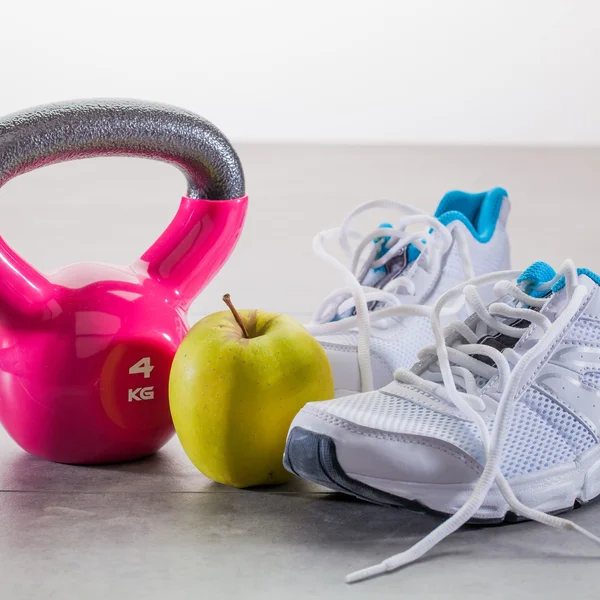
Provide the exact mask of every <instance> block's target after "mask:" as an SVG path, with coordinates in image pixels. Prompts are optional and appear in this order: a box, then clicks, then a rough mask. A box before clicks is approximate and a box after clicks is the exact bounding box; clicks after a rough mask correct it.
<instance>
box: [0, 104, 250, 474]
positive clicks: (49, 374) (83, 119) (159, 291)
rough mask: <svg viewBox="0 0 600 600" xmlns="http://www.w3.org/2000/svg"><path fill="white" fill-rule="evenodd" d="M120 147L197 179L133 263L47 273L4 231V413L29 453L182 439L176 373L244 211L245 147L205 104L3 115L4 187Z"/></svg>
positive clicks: (111, 451) (108, 457)
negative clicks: (192, 311)
mask: <svg viewBox="0 0 600 600" xmlns="http://www.w3.org/2000/svg"><path fill="white" fill-rule="evenodd" d="M115 155H118V156H121V155H123V156H137V157H145V158H151V159H157V160H161V161H166V162H168V163H171V164H173V165H175V166H176V167H177V168H179V169H180V170H181V171H183V173H184V174H185V176H186V178H187V185H188V189H187V195H186V196H184V197H183V198H182V200H181V204H180V206H179V209H178V211H177V213H176V214H175V217H174V218H173V220H172V222H171V223H170V224H169V225H168V227H167V228H166V229H165V231H164V233H163V234H162V235H161V236H160V237H159V238H158V240H157V241H156V242H155V243H154V244H153V245H152V246H151V247H150V248H148V250H146V251H145V252H144V253H143V254H142V256H141V258H139V259H138V260H136V261H134V262H133V263H132V264H131V265H130V266H117V265H110V264H100V263H78V264H73V265H70V266H67V267H64V268H61V269H59V270H58V271H56V272H54V273H51V274H48V275H42V274H41V273H39V272H38V271H37V270H36V269H35V268H34V267H33V266H31V265H30V264H29V263H27V262H26V261H25V260H24V259H23V258H22V257H21V256H19V255H18V254H17V253H16V252H15V251H14V250H13V249H12V248H11V247H10V246H9V245H8V244H6V242H5V241H4V240H3V239H2V238H0V421H1V422H2V424H3V426H4V427H5V428H6V430H7V432H8V433H9V435H10V436H11V437H12V438H13V439H14V440H15V441H16V442H17V444H19V445H20V446H21V447H22V448H23V449H25V450H26V451H28V452H30V453H32V454H34V455H36V456H39V457H42V458H45V459H48V460H52V461H56V462H61V463H71V464H97V463H111V462H120V461H126V460H131V459H135V458H140V457H143V456H147V455H149V454H152V453H154V452H156V451H157V450H158V449H159V448H160V447H161V446H163V445H164V444H165V443H166V442H167V441H168V440H169V438H170V437H171V436H172V435H173V433H174V428H173V424H172V420H171V415H170V412H169V401H168V395H167V394H168V381H169V371H170V368H171V362H172V360H173V356H174V354H175V351H176V350H177V347H178V346H179V344H180V342H181V340H182V339H183V336H184V335H185V333H186V332H187V329H188V324H187V320H186V312H187V309H188V308H189V306H190V304H191V303H192V301H193V300H194V298H195V297H196V296H197V295H198V294H199V293H200V291H201V290H202V289H203V288H204V286H205V285H206V284H207V283H208V282H209V281H210V280H211V279H212V277H213V276H214V275H215V274H216V273H217V271H218V270H219V269H220V268H221V266H222V265H223V263H225V261H226V260H227V258H228V257H229V255H230V253H231V251H232V250H233V248H234V246H235V244H236V242H237V239H238V237H239V235H240V232H241V230H242V226H243V223H244V217H245V214H246V207H247V200H248V199H247V197H246V196H245V191H244V175H243V171H242V167H241V164H240V161H239V158H238V156H237V154H236V153H235V151H234V149H233V148H232V146H231V144H230V143H229V141H228V140H227V138H226V137H225V136H224V135H223V134H222V133H221V131H219V130H218V129H217V128H216V127H215V126H214V125H212V124H211V123H210V122H208V121H207V120H205V119H203V118H201V117H199V116H198V115H196V114H194V113H191V112H188V111H185V110H182V109H179V108H175V107H172V106H166V105H161V104H154V103H146V102H139V101H133V100H88V101H82V102H71V103H68V102H67V103H57V104H50V105H46V106H41V107H36V108H33V109H30V110H26V111H23V112H19V113H16V114H12V115H9V116H8V117H6V118H4V119H2V120H0V187H1V186H2V185H4V184H5V183H6V182H7V181H9V180H10V179H12V178H14V177H16V176H17V175H20V174H21V173H25V172H27V171H31V170H33V169H37V168H38V167H42V166H44V165H50V164H54V163H59V162H63V161H68V160H73V159H80V158H87V157H97V156H115ZM106 243H107V244H109V243H110V239H108V238H107V240H106Z"/></svg>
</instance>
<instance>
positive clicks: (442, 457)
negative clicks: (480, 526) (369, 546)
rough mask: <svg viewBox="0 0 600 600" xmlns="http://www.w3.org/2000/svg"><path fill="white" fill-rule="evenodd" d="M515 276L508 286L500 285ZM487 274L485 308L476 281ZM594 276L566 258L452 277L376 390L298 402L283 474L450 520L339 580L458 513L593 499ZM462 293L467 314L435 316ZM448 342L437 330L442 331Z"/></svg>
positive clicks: (542, 517)
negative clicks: (409, 364)
mask: <svg viewBox="0 0 600 600" xmlns="http://www.w3.org/2000/svg"><path fill="white" fill-rule="evenodd" d="M517 276H519V278H518V280H517V284H515V283H512V282H510V281H508V280H507V279H508V278H510V279H512V278H514V277H517ZM493 282H497V283H496V285H495V288H494V289H495V291H496V295H497V297H498V298H500V299H501V300H500V301H496V302H494V303H492V304H490V305H489V306H486V305H485V303H484V302H483V301H482V298H481V296H480V294H479V293H478V289H477V288H476V287H475V286H476V285H478V286H480V285H482V284H490V283H493ZM599 284H600V277H599V276H598V275H595V274H594V273H592V272H590V271H588V270H586V269H580V270H576V269H575V268H574V266H573V264H572V262H571V261H567V262H566V263H565V265H564V266H563V268H562V269H561V271H560V272H559V274H558V275H556V276H555V275H554V271H553V270H552V269H551V268H550V267H548V265H545V264H544V263H536V264H534V265H532V266H531V267H529V268H528V269H527V270H526V271H524V272H523V273H519V272H516V271H512V272H511V271H509V272H504V273H496V274H491V275H487V276H483V277H480V278H477V279H474V280H472V281H471V282H467V283H463V284H461V285H459V286H457V287H456V288H454V289H453V290H451V291H449V292H448V293H446V294H444V296H443V297H442V298H440V300H439V301H438V302H437V303H436V306H435V308H434V311H433V315H432V319H431V323H432V327H433V329H434V334H435V340H436V346H431V347H428V348H424V349H423V350H422V351H421V352H420V353H419V357H420V359H421V360H420V362H418V363H417V364H415V365H414V366H413V368H412V369H411V370H410V371H408V370H405V369H400V370H398V371H397V372H396V380H397V381H394V382H392V383H391V384H390V385H388V386H387V387H385V388H383V389H382V390H380V391H377V392H370V393H367V394H358V395H355V396H349V397H345V398H339V399H336V400H331V401H327V402H315V403H309V404H307V405H306V407H305V408H304V409H302V411H300V413H299V414H298V415H297V417H296V418H295V419H294V421H293V423H292V426H291V429H290V433H289V436H288V442H287V447H286V453H285V465H286V467H287V469H288V470H290V471H292V472H293V473H296V474H298V475H300V476H302V477H304V478H306V479H310V480H313V481H316V482H318V483H321V484H323V485H325V486H327V487H330V488H332V489H335V490H339V491H343V492H346V493H349V494H353V495H355V496H358V497H359V498H363V499H365V500H370V501H372V502H377V503H380V504H388V505H394V506H401V507H408V508H412V509H417V510H426V511H433V512H435V513H442V514H444V515H453V516H451V517H450V518H449V519H448V520H447V521H445V522H444V523H443V524H442V525H440V526H439V527H438V528H437V529H435V530H434V531H433V532H432V533H431V534H429V535H428V536H427V537H425V538H424V539H423V540H421V541H420V542H419V543H418V544H416V545H415V546H413V547H412V548H410V549H409V550H407V551H405V552H402V553H401V554H398V555H397V556H395V557H392V558H391V559H388V560H386V561H384V562H383V563H381V564H380V565H377V566H375V567H371V568H369V569H365V570H363V571H360V572H358V573H355V574H353V575H350V576H348V581H358V580H360V579H364V578H366V577H369V576H372V575H376V574H379V573H383V572H385V571H390V570H393V569H396V568H398V567H401V566H403V565H406V564H408V563H410V562H412V561H414V560H417V559H418V558H419V557H421V556H422V555H423V554H424V553H425V552H427V551H428V550H429V549H431V548H432V547H433V546H434V545H435V544H437V543H438V542H439V541H441V540H442V539H443V538H445V537H446V536H447V535H449V534H450V533H452V532H453V531H456V530H457V529H458V528H459V527H460V526H461V525H463V524H464V523H466V522H467V521H469V520H470V521H478V522H486V523H497V522H501V521H510V520H516V519H519V518H527V519H534V520H536V521H539V522H541V523H545V524H548V525H551V526H553V527H559V528H562V529H570V530H577V531H580V532H581V533H584V534H585V535H586V536H588V537H590V538H591V539H593V540H594V541H596V542H598V543H600V540H599V539H598V538H596V537H595V536H593V535H592V534H590V533H588V532H587V531H585V530H582V529H581V528H580V527H579V526H577V525H576V524H574V523H572V522H571V521H567V520H564V519H561V518H558V517H555V516H551V515H549V514H546V513H560V512H564V511H568V510H570V509H572V508H576V507H578V506H580V505H582V504H584V503H586V502H589V501H590V500H592V499H593V498H595V497H597V496H598V495H600V441H599V436H600V288H599ZM461 295H464V297H466V300H467V302H468V304H469V306H471V307H472V309H473V311H474V312H473V314H472V315H471V316H470V317H469V318H468V319H467V320H466V321H465V322H455V323H452V324H451V325H450V326H449V327H448V328H447V329H446V330H445V331H443V330H442V327H441V323H440V313H441V310H442V308H443V306H444V305H445V304H446V303H447V302H449V301H454V300H456V298H457V297H459V296H461ZM444 336H445V337H444Z"/></svg>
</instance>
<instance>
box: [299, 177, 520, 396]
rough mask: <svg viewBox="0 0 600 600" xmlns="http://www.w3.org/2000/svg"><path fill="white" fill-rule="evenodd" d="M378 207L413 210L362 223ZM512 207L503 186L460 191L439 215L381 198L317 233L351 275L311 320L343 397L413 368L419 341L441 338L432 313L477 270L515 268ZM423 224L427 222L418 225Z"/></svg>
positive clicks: (318, 242)
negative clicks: (357, 223) (364, 228)
mask: <svg viewBox="0 0 600 600" xmlns="http://www.w3.org/2000/svg"><path fill="white" fill-rule="evenodd" d="M377 208H384V209H388V210H390V212H391V211H400V212H401V213H404V215H405V216H404V217H403V218H401V219H400V220H399V221H397V222H396V223H395V225H394V226H392V225H390V224H389V223H384V224H383V225H381V226H380V227H379V228H378V229H375V230H374V231H371V232H370V233H369V234H367V235H365V236H360V235H359V234H357V233H356V232H355V231H352V229H351V225H352V223H353V221H354V220H355V218H356V217H358V215H360V214H362V213H365V212H366V211H371V210H372V209H377ZM509 210H510V205H509V201H508V198H507V195H506V192H505V191H504V190H503V189H500V188H496V189H493V190H491V191H489V192H484V193H481V194H467V193H465V192H450V193H448V194H446V195H445V196H444V197H443V198H442V201H441V202H440V204H439V206H438V209H437V210H436V212H435V216H434V217H432V216H431V215H427V214H424V213H422V212H421V211H419V210H417V209H415V208H412V207H410V206H407V205H404V204H400V203H398V202H392V201H375V202H369V203H366V204H364V205H362V206H360V207H358V208H357V209H356V210H354V211H353V212H352V213H350V214H349V215H348V217H346V219H345V220H344V222H343V224H342V226H341V227H340V228H339V229H332V230H328V231H324V232H321V233H320V234H319V235H318V236H317V237H316V238H315V242H314V249H315V252H316V253H317V254H318V255H319V256H320V257H322V258H324V259H325V260H326V261H328V262H329V263H330V264H332V265H333V266H334V267H336V268H337V269H338V270H339V271H341V272H342V274H343V275H344V276H345V278H346V283H347V287H346V288H344V289H340V290H336V291H334V292H333V293H332V294H330V295H329V296H328V297H327V298H326V299H325V300H324V301H323V303H322V305H321V306H320V308H319V309H318V310H317V312H316V315H315V317H314V319H313V322H312V323H310V324H309V325H308V330H309V331H310V332H311V333H312V334H313V335H315V336H316V337H317V339H318V340H319V342H320V343H321V345H322V346H323V348H324V349H325V351H326V352H327V355H328V356H329V360H330V362H331V366H332V369H333V374H334V380H335V391H336V392H335V395H336V397H337V396H343V395H348V394H354V393H357V392H360V391H363V392H364V391H369V390H372V389H377V388H380V387H383V386H384V385H387V384H388V383H390V381H392V380H393V378H394V371H395V370H396V369H397V368H398V367H410V366H411V365H412V364H413V363H414V362H415V360H416V355H417V352H418V351H419V349H420V348H422V347H423V346H425V345H427V344H430V343H432V342H433V336H432V334H431V328H430V326H429V315H430V313H431V305H432V304H433V303H434V302H435V301H436V300H437V299H438V297H439V296H440V295H441V294H442V293H443V292H445V291H446V290H448V289H449V288H451V287H452V286H454V285H456V284H458V283H460V282H461V281H465V280H466V279H470V278H471V277H473V276H476V275H482V274H484V273H489V272H491V271H499V270H505V269H508V268H510V251H509V244H508V236H507V233H506V220H507V217H508V213H509ZM418 225H422V228H421V230H420V231H419V230H417V231H414V228H415V226H418ZM357 236H358V237H359V240H360V241H358V243H357V242H356V238H357ZM331 237H335V238H337V240H338V241H339V243H340V245H341V247H342V249H343V251H344V252H345V253H346V255H347V257H348V261H349V264H350V266H349V267H347V266H346V265H344V264H343V263H342V262H340V261H339V260H337V258H335V257H334V256H333V255H331V254H330V253H329V252H328V251H327V250H326V249H325V246H324V242H325V240H326V239H328V238H331ZM352 241H354V242H355V243H354V244H352ZM490 291H491V290H488V295H489V292H490ZM490 299H491V296H490ZM448 315H450V318H449V319H447V321H446V322H449V321H450V320H453V319H456V318H461V319H464V318H465V317H466V313H465V312H464V311H463V312H461V307H460V306H459V307H457V308H456V310H455V311H453V310H452V307H450V308H449V309H448V314H447V315H444V317H445V318H446V317H448Z"/></svg>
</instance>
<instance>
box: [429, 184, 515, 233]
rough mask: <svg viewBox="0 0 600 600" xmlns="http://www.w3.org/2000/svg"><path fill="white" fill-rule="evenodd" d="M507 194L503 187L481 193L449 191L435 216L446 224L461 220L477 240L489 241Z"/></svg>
mask: <svg viewBox="0 0 600 600" xmlns="http://www.w3.org/2000/svg"><path fill="white" fill-rule="evenodd" d="M507 196H508V194H507V193H506V191H505V190H503V189H502V188H494V189H492V190H490V191H489V192H481V193H479V194H469V193H467V192H459V191H454V192H448V193H447V194H446V195H445V196H444V197H443V198H442V200H441V202H440V204H439V206H438V208H437V210H436V211H435V216H436V217H437V218H438V219H439V221H441V222H442V223H443V224H444V225H448V224H449V223H451V222H452V221H456V220H458V221H461V222H462V223H464V225H465V227H466V228H467V229H468V230H469V231H470V232H471V234H472V235H473V237H474V238H475V239H476V240H477V241H479V242H482V243H485V242H489V241H490V240H491V239H492V236H493V235H494V231H495V229H496V223H497V222H498V217H499V215H500V209H501V208H502V201H503V200H504V198H506V197H507Z"/></svg>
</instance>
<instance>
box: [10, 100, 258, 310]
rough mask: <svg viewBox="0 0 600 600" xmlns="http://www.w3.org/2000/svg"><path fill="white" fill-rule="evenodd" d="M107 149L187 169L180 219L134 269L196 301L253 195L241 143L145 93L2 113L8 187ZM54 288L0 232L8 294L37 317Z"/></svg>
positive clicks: (13, 303) (233, 238) (15, 306)
mask: <svg viewBox="0 0 600 600" xmlns="http://www.w3.org/2000/svg"><path fill="white" fill-rule="evenodd" d="M99 156H137V157H143V158H151V159H156V160H161V161H164V162H168V163H171V164H173V165H175V166H176V167H177V168H179V169H180V170H181V171H183V173H184V175H185V176H186V178H187V183H188V190H187V197H184V198H183V200H182V204H181V206H180V208H179V211H178V212H177V214H176V215H175V218H174V220H173V222H172V223H171V224H170V225H169V226H168V227H167V229H166V230H165V232H164V233H163V234H162V236H161V237H160V238H159V239H158V240H157V241H156V242H155V244H153V245H152V246H151V247H150V248H149V249H148V250H147V251H146V252H145V253H144V254H143V255H142V257H141V259H140V260H138V261H137V262H136V263H134V265H133V266H134V268H135V269H136V270H138V271H139V270H140V269H142V270H145V271H146V272H147V273H148V275H149V276H150V277H153V278H154V279H156V280H158V281H159V282H160V283H162V284H164V285H165V286H168V287H171V288H173V289H174V290H176V291H177V296H178V298H180V301H181V305H182V306H183V307H187V306H189V304H190V303H191V301H192V300H193V298H194V297H195V295H196V294H197V293H199V291H200V290H201V289H202V288H203V287H204V286H205V285H206V284H207V283H208V281H209V280H210V279H211V278H212V277H213V276H214V274H215V273H216V272H217V271H218V269H219V268H220V267H221V265H222V264H223V263H224V262H225V260H226V259H227V257H228V256H229V254H230V252H231V251H232V250H233V247H234V245H235V243H236V241H237V239H238V236H239V234H240V231H241V228H242V225H243V221H244V217H245V212H246V206H247V198H246V197H245V196H244V193H245V189H244V173H243V170H242V167H241V164H240V160H239V158H238V156H237V154H236V152H235V150H234V149H233V147H232V146H231V144H230V143H229V141H228V140H227V138H226V137H225V136H224V135H223V133H221V131H220V130H219V129H217V127H215V126H214V125H213V124H212V123H210V122H209V121H207V120H206V119H203V118H202V117H200V116H198V115H196V114H194V113H192V112H189V111H186V110H183V109H180V108H177V107H173V106H168V105H163V104H156V103H148V102H140V101H136V100H120V99H119V100H116V99H115V100H112V99H99V100H85V101H78V102H60V103H55V104H49V105H46V106H39V107H36V108H32V109H29V110H25V111H22V112H18V113H13V114H12V115H9V116H7V117H5V118H3V119H0V187H2V186H3V185H4V184H5V183H7V182H8V181H10V180H11V179H13V178H14V177H17V176H18V175H20V174H22V173H26V172H28V171H31V170H33V169H37V168H39V167H42V166H46V165H51V164H55V163H60V162H65V161H69V160H75V159H80V158H91V157H99ZM215 201H216V202H215ZM224 201H227V202H224ZM53 293H54V290H53V286H52V284H51V283H50V282H49V281H48V280H47V279H46V278H45V277H44V276H43V275H42V274H41V273H39V272H38V271H37V270H36V269H34V267H32V266H31V265H30V264H29V263H27V262H26V261H25V260H24V259H23V258H21V257H20V256H19V255H18V254H17V253H16V252H15V251H14V250H13V249H12V248H11V247H10V246H8V244H6V242H5V241H4V240H3V239H1V238H0V298H1V299H3V300H4V301H5V302H7V303H8V304H9V305H11V306H12V307H13V309H15V310H18V311H20V312H22V313H26V314H34V313H38V312H39V311H40V309H43V307H44V306H45V305H46V304H47V302H48V300H49V299H50V298H51V297H52V295H53Z"/></svg>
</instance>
